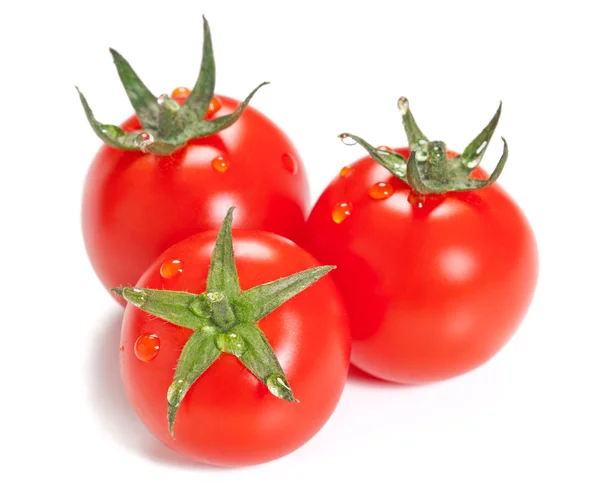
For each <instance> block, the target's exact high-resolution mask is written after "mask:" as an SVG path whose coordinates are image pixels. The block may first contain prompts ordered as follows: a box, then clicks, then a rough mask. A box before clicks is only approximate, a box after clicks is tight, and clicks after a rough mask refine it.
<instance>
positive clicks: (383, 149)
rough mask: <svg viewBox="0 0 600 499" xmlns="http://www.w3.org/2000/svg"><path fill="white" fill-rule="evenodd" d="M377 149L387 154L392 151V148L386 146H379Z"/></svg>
mask: <svg viewBox="0 0 600 499" xmlns="http://www.w3.org/2000/svg"><path fill="white" fill-rule="evenodd" d="M377 149H379V150H380V151H388V152H391V151H392V148H391V147H388V146H379V147H378V148H377Z"/></svg>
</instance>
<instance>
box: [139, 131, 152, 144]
mask: <svg viewBox="0 0 600 499" xmlns="http://www.w3.org/2000/svg"><path fill="white" fill-rule="evenodd" d="M150 138H151V135H150V134H149V133H148V132H142V133H140V139H142V141H143V142H146V141H147V140H150Z"/></svg>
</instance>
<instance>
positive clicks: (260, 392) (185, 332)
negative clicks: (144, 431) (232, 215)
mask: <svg viewBox="0 0 600 499" xmlns="http://www.w3.org/2000/svg"><path fill="white" fill-rule="evenodd" d="M240 211H241V210H240ZM233 237H234V251H235V260H236V265H237V270H238V274H239V280H240V285H241V288H242V290H246V289H248V288H250V287H253V286H255V285H258V284H263V283H265V282H269V281H272V280H275V279H278V278H280V277H284V276H287V275H289V274H292V273H294V272H297V271H300V270H305V269H307V268H310V267H314V266H316V265H317V261H316V260H315V259H314V258H313V257H312V256H311V255H310V254H308V253H307V252H306V251H304V250H303V249H301V248H300V247H298V246H297V245H295V244H294V243H292V242H291V241H288V240H287V239H284V238H282V237H280V236H277V235H274V234H270V233H267V232H262V231H236V230H234V231H233ZM215 239H216V233H215V232H212V231H211V232H205V233H201V234H197V235H195V236H193V237H191V238H188V239H186V240H184V241H181V242H180V243H178V244H176V245H175V246H172V247H171V248H169V249H168V250H167V251H165V252H164V253H163V254H162V255H161V256H160V257H159V258H158V259H157V260H156V261H155V262H154V263H153V264H152V265H151V266H150V267H149V268H148V270H147V271H146V272H145V273H144V275H143V276H142V278H141V280H140V281H139V282H138V284H137V287H138V288H142V287H143V288H154V289H168V290H183V291H189V292H192V293H201V292H203V291H204V290H205V281H206V278H207V274H208V268H209V261H210V257H211V252H212V250H213V246H214V243H215ZM161 268H162V269H163V270H162V273H161ZM163 275H167V276H169V277H167V278H165V277H163ZM259 325H260V329H261V330H262V331H263V332H264V334H265V336H266V338H267V340H268V341H269V343H270V344H271V346H272V347H273V350H274V351H275V354H276V355H277V357H278V359H279V362H280V364H281V367H282V368H283V371H284V372H285V374H286V376H287V379H288V381H289V383H290V386H291V387H292V388H293V391H294V394H295V396H296V398H297V399H298V400H299V401H300V403H290V402H286V401H284V400H281V399H279V398H276V397H275V396H273V395H272V394H271V393H270V392H269V390H268V389H267V387H266V386H265V385H263V384H262V383H261V382H260V381H259V380H258V379H257V378H256V377H254V375H252V374H251V373H250V371H248V369H247V368H246V367H244V366H243V365H242V364H241V363H240V361H239V360H238V359H237V358H236V357H234V356H233V355H230V354H221V355H220V356H219V357H218V359H217V360H216V361H215V362H214V364H212V365H211V366H210V367H209V368H208V370H206V372H204V373H203V374H202V375H201V376H200V378H198V380H197V381H196V382H195V383H194V384H193V385H192V387H191V388H190V390H189V392H187V395H186V396H185V398H184V399H183V402H182V403H181V406H180V407H179V411H178V413H177V419H176V421H175V435H176V439H175V440H173V439H172V438H171V436H170V434H169V431H168V427H167V426H168V425H167V390H168V388H169V386H170V384H171V383H172V382H173V374H174V370H175V367H176V365H177V362H178V359H179V356H180V354H181V351H182V348H183V346H184V344H185V343H186V341H187V340H188V338H189V337H190V336H191V334H192V331H191V330H190V329H186V328H182V327H178V326H175V325H173V324H170V323H168V322H165V321H163V320H162V319H159V318H156V317H153V316H151V315H149V314H147V313H145V312H143V311H141V310H140V309H138V308H135V307H133V306H131V305H128V306H127V309H126V311H125V318H124V321H123V329H122V339H121V341H122V348H121V367H122V375H123V381H124V384H125V388H126V392H127V395H128V397H129V399H130V401H131V403H132V405H133V407H134V409H135V410H136V412H137V414H138V415H139V417H140V419H141V420H142V421H143V422H144V424H145V425H146V426H147V427H148V428H149V429H150V431H152V433H154V434H155V435H156V436H157V437H158V438H159V439H160V440H161V441H162V442H164V443H165V444H166V445H168V446H170V447H172V448H173V449H175V450H177V451H179V452H181V453H183V454H185V455H187V456H189V457H191V458H194V459H197V460H200V461H203V462H206V463H211V464H216V465H224V466H239V465H248V464H256V463H261V462H265V461H269V460H272V459H275V458H277V457H280V456H283V455H285V454H287V453H289V452H292V451H293V450H295V449H297V448H298V447H300V446H301V445H303V444H304V443H305V442H306V441H308V440H309V439H310V438H311V437H312V436H313V435H314V434H315V433H316V432H317V431H318V430H319V429H320V428H321V427H322V425H323V424H324V423H325V422H326V421H327V419H328V418H329V416H330V415H331V413H332V412H333V410H334V408H335V406H336V404H337V402H338V400H339V398H340V395H341V393H342V389H343V387H344V382H345V379H346V374H347V371H348V365H349V357H350V335H349V330H348V325H347V316H346V312H345V310H344V308H343V305H342V301H341V298H340V297H339V295H338V293H337V291H336V288H335V285H334V283H333V281H332V280H331V278H330V277H329V276H325V277H323V278H322V279H321V280H320V281H318V282H317V283H316V284H313V285H312V286H311V287H309V288H308V289H306V290H305V291H303V292H302V293H300V294H298V295H297V296H295V297H294V298H293V299H292V300H290V301H288V302H286V303H284V304H283V305H281V306H280V307H279V308H277V309H276V310H275V311H274V312H272V313H271V314H269V315H267V316H266V317H264V318H263V319H262V320H261V321H260V324H259ZM136 344H137V346H136ZM157 345H158V348H156V346H157ZM136 352H137V354H136ZM140 358H141V359H142V360H140Z"/></svg>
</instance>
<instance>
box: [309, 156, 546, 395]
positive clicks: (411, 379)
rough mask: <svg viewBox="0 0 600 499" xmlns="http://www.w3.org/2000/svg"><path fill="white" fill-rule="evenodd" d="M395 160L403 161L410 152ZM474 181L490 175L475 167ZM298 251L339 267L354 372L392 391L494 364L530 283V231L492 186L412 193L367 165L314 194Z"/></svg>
mask: <svg viewBox="0 0 600 499" xmlns="http://www.w3.org/2000/svg"><path fill="white" fill-rule="evenodd" d="M395 151H396V152H398V153H400V154H401V155H402V156H404V157H405V158H407V159H408V157H409V150H408V149H406V148H400V149H395ZM455 156H456V154H455V153H448V157H455ZM471 177H472V178H480V179H485V178H487V175H486V174H485V173H484V172H483V170H481V169H479V168H477V169H476V170H475V171H474V172H473V173H472V175H471ZM306 247H307V249H308V250H309V251H311V252H312V253H313V254H314V255H315V256H316V257H317V258H318V259H320V260H321V261H326V262H328V263H331V264H335V265H337V267H338V268H337V270H336V271H335V273H333V274H332V277H333V279H334V280H335V281H336V283H337V285H338V288H339V290H340V292H341V293H342V295H343V298H344V300H345V303H346V306H347V310H348V313H349V316H350V320H351V329H352V337H353V346H352V363H353V364H355V365H356V366H357V367H359V368H360V369H362V370H364V371H366V372H368V373H370V374H372V375H374V376H377V377H379V378H383V379H386V380H390V381H395V382H400V383H420V382H428V381H434V380H440V379H444V378H448V377H451V376H456V375H458V374H461V373H464V372H466V371H469V370H471V369H473V368H475V367H476V366H479V365H480V364H482V363H483V362H485V361H486V360H488V359H489V358H490V357H492V356H493V355H494V354H495V353H496V352H498V350H500V348H501V347H502V346H503V345H504V344H505V343H506V342H507V341H508V340H509V339H510V338H511V336H512V335H513V333H514V332H515V330H516V329H517V327H518V326H519V324H520V322H521V320H522V319H523V317H524V315H525V313H526V311H527V309H528V306H529V304H530V302H531V299H532V296H533V293H534V289H535V285H536V280H537V272H538V257H537V249H536V243H535V239H534V236H533V233H532V230H531V228H530V226H529V224H528V222H527V220H526V218H525V217H524V215H523V213H522V212H521V210H520V209H519V207H518V206H517V205H516V204H515V202H514V201H513V200H512V199H511V198H510V196H509V195H508V194H507V193H506V192H505V191H504V190H503V189H502V188H501V187H500V186H498V184H492V185H491V186H488V187H485V188H482V189H479V190H472V191H467V192H448V193H445V194H429V195H426V196H424V195H419V194H415V193H414V192H413V191H411V189H410V188H409V186H408V185H407V183H405V182H404V181H403V180H401V179H399V178H397V177H396V176H394V175H392V174H391V173H390V172H389V171H387V170H386V169H385V168H383V167H382V166H381V165H380V164H378V163H377V162H375V161H374V160H373V159H371V157H365V158H363V159H360V160H358V161H357V162H355V163H354V164H352V165H350V166H349V167H346V168H344V169H342V171H341V173H340V175H339V176H338V177H337V178H336V179H335V180H333V182H331V184H330V185H329V186H328V187H327V189H326V190H325V192H324V193H323V194H322V195H321V197H320V198H319V200H318V202H317V203H316V206H315V207H314V209H313V211H312V213H311V215H310V217H309V221H308V230H307V243H306Z"/></svg>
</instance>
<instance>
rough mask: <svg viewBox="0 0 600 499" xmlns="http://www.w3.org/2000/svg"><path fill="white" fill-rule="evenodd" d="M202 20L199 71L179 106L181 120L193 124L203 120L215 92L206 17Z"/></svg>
mask: <svg viewBox="0 0 600 499" xmlns="http://www.w3.org/2000/svg"><path fill="white" fill-rule="evenodd" d="M202 22H203V23H204V43H203V45H202V63H201V64H200V72H199V73H198V78H197V79H196V83H195V85H194V88H193V89H192V91H191V93H190V95H189V97H188V98H187V99H186V100H185V102H184V103H183V105H182V106H181V120H182V122H183V123H185V124H186V125H194V124H195V123H199V122H202V121H203V120H204V116H206V112H207V111H208V108H209V106H210V101H211V100H212V98H213V95H214V94H215V80H216V68H215V56H214V54H213V46H212V37H211V36H210V26H209V25H208V21H207V20H206V17H204V16H202Z"/></svg>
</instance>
